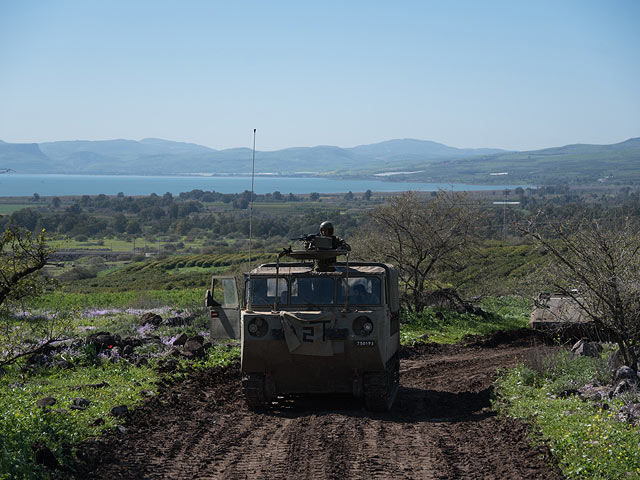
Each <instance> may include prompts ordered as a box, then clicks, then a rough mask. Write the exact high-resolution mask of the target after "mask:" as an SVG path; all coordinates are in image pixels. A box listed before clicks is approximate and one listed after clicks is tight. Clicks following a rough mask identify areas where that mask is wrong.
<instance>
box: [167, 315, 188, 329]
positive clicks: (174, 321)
mask: <svg viewBox="0 0 640 480" xmlns="http://www.w3.org/2000/svg"><path fill="white" fill-rule="evenodd" d="M164 324H165V325H168V326H169V327H181V326H183V325H184V320H183V319H182V317H180V316H178V317H170V318H167V319H166V320H165V321H164Z"/></svg>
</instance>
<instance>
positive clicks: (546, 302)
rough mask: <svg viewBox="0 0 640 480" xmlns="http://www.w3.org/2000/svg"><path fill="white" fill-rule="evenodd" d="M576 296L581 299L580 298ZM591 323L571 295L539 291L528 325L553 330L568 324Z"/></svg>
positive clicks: (583, 325) (577, 325)
mask: <svg viewBox="0 0 640 480" xmlns="http://www.w3.org/2000/svg"><path fill="white" fill-rule="evenodd" d="M576 298H578V301H581V300H582V298H580V297H576ZM591 323H592V321H591V319H590V318H589V317H588V315H587V314H586V312H585V311H584V310H583V309H582V308H581V307H580V305H579V304H578V303H577V302H576V300H574V299H573V298H572V297H570V296H568V295H563V294H561V293H547V292H541V293H540V294H538V297H537V298H536V299H535V308H534V309H533V311H532V312H531V317H530V319H529V327H530V328H535V329H539V330H553V329H559V328H566V327H569V326H575V327H579V326H581V327H586V326H588V325H590V324H591Z"/></svg>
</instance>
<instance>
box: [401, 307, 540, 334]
mask: <svg viewBox="0 0 640 480" xmlns="http://www.w3.org/2000/svg"><path fill="white" fill-rule="evenodd" d="M480 307H481V308H482V310H483V311H484V312H485V314H484V315H476V314H473V313H458V312H456V311H453V310H447V309H438V308H425V309H424V310H423V311H422V312H420V313H405V314H404V318H403V324H402V326H401V329H400V342H401V343H402V344H403V345H414V344H416V343H421V342H436V343H456V342H459V341H460V340H462V339H463V338H464V337H466V336H468V335H489V334H491V333H495V332H497V331H500V330H516V329H518V328H523V327H526V326H527V322H528V320H529V314H530V313H531V300H529V299H526V298H522V297H515V296H511V297H498V298H487V299H484V300H483V301H482V302H481V303H480Z"/></svg>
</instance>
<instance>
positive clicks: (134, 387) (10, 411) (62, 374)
mask: <svg viewBox="0 0 640 480" xmlns="http://www.w3.org/2000/svg"><path fill="white" fill-rule="evenodd" d="M16 370H17V369H14V370H12V371H10V372H8V373H7V374H5V375H4V376H3V377H2V378H0V412H1V413H0V438H1V440H0V472H2V474H0V478H2V475H6V477H5V478H25V479H31V478H33V479H38V478H49V472H48V471H46V470H45V469H43V468H42V467H39V466H38V465H36V464H35V461H34V451H33V448H32V444H33V443H34V442H43V443H44V444H45V445H47V446H48V447H49V448H50V449H51V450H52V451H53V453H54V454H55V455H56V457H57V458H58V459H60V460H62V463H68V462H69V460H70V459H69V458H65V457H64V455H63V449H64V446H65V445H72V444H76V443H78V442H80V441H82V440H84V439H86V438H87V437H89V436H93V435H99V434H100V433H102V432H103V431H105V430H107V429H110V428H113V427H115V426H116V425H117V424H118V420H117V419H116V418H115V417H113V416H111V415H109V412H110V411H111V409H112V408H113V407H114V406H116V405H127V406H129V407H135V406H136V405H138V404H140V403H141V402H142V400H143V399H142V395H141V393H140V392H141V391H142V390H144V389H147V390H151V391H153V390H155V386H154V382H155V381H156V380H157V379H158V376H157V374H156V373H155V372H154V371H153V370H152V369H151V368H149V367H134V366H131V365H127V364H125V363H118V364H113V363H104V364H101V365H97V366H85V367H80V368H75V369H74V370H73V372H72V374H70V372H69V371H68V370H57V369H54V370H43V371H40V372H39V373H38V374H36V375H34V376H31V377H28V378H26V379H23V376H22V375H20V373H19V372H18V371H16ZM101 382H106V383H108V384H109V386H107V387H104V388H91V387H83V385H90V384H97V383H101ZM48 396H51V397H53V398H55V399H56V404H55V405H54V406H53V407H52V409H51V410H50V411H45V410H43V409H42V408H40V407H38V406H36V401H37V400H38V399H40V398H43V397H48ZM80 397H81V398H86V399H88V400H90V401H91V404H90V405H89V407H88V408H87V409H86V410H72V409H69V406H70V404H71V402H72V399H73V398H80ZM55 410H63V411H62V412H56V411H55ZM98 419H100V420H98ZM96 420H97V422H96ZM96 423H100V424H96Z"/></svg>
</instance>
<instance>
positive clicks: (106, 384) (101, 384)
mask: <svg viewBox="0 0 640 480" xmlns="http://www.w3.org/2000/svg"><path fill="white" fill-rule="evenodd" d="M84 386H85V387H88V388H105V387H108V386H109V384H108V383H107V382H100V383H90V384H88V385H84Z"/></svg>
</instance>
